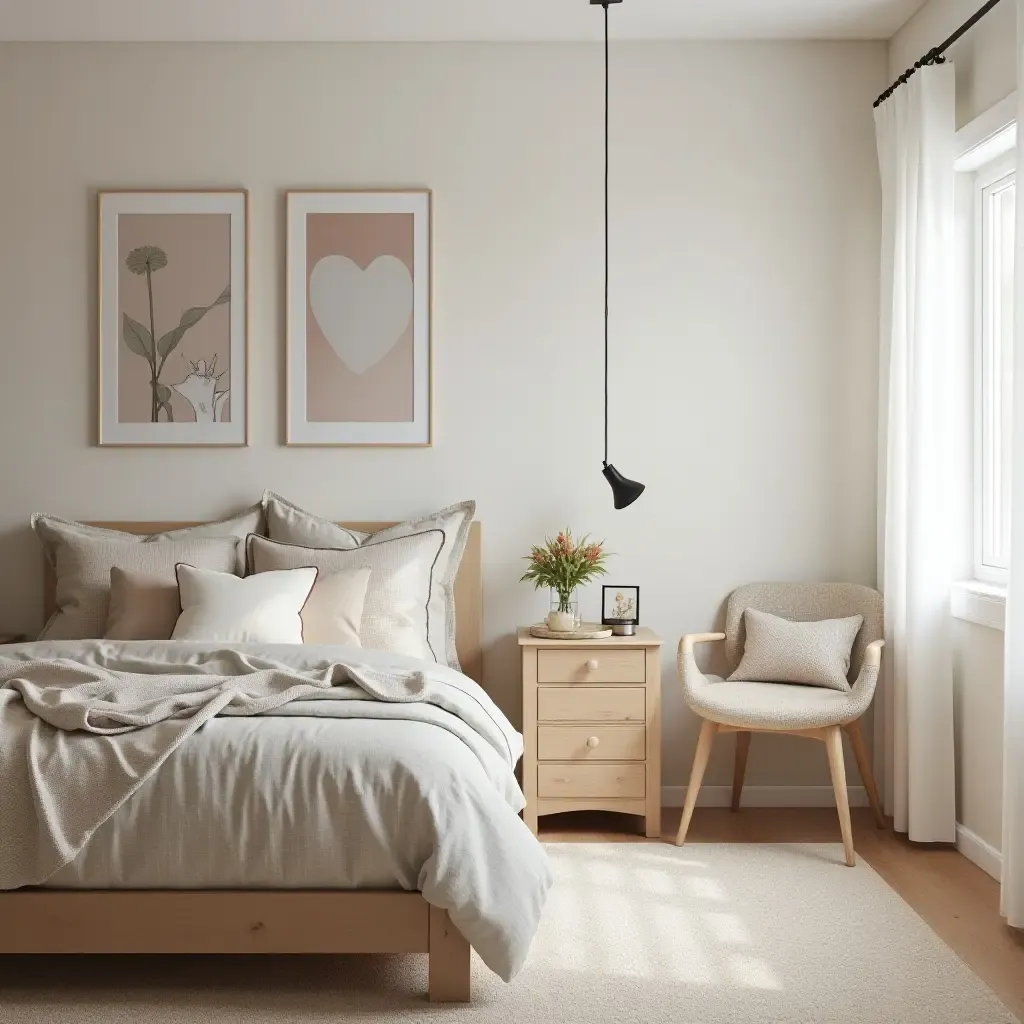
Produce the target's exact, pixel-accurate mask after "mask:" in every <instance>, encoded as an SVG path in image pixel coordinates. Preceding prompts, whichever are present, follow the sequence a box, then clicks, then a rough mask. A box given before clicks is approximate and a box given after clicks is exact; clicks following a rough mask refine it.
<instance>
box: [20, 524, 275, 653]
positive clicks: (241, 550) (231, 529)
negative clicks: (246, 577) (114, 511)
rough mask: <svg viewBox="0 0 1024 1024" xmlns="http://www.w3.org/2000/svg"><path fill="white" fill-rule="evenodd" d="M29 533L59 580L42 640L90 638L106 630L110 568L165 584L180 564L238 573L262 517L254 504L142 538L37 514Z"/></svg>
mask: <svg viewBox="0 0 1024 1024" xmlns="http://www.w3.org/2000/svg"><path fill="white" fill-rule="evenodd" d="M32 529H33V530H34V531H35V534H36V536H37V537H38V538H39V543H40V544H41V545H42V548H43V554H44V555H45V557H46V560H47V561H48V562H49V563H50V566H51V567H52V569H53V571H54V573H55V575H56V577H57V595H56V596H57V611H56V612H55V613H54V614H53V616H52V617H51V618H50V621H49V622H48V623H47V624H46V626H45V627H44V628H43V631H42V633H41V634H40V639H41V640H43V639H45V640H89V639H95V638H97V637H101V636H102V635H103V632H104V630H105V628H106V623H107V613H108V604H109V599H110V570H111V569H112V568H113V567H114V566H118V567H119V568H122V569H128V570H130V571H132V572H136V573H141V574H143V575H148V576H155V577H158V578H160V579H163V580H164V581H165V582H173V581H174V566H175V565H176V564H177V563H178V562H189V563H191V564H193V565H200V566H203V567H204V568H208V569H216V570H218V571H224V572H235V573H237V574H241V573H242V572H244V571H245V538H246V537H247V536H248V535H249V534H252V533H262V532H263V530H264V518H263V509H262V507H261V506H259V505H256V506H253V507H252V508H250V509H247V510H246V511H245V512H243V513H241V514H240V515H237V516H234V517H232V518H230V519H224V520H221V521H219V522H216V523H204V524H202V525H200V526H190V527H186V528H184V529H181V530H172V531H169V532H167V533H159V534H153V535H151V536H144V535H137V534H134V533H122V532H121V531H120V530H106V529H103V528H101V527H97V526H86V525H85V524H84V523H73V522H68V521H67V520H64V519H58V518H56V517H54V516H44V515H38V514H37V515H33V516H32ZM226 551H227V552H229V553H228V555H227V556H225V552H226Z"/></svg>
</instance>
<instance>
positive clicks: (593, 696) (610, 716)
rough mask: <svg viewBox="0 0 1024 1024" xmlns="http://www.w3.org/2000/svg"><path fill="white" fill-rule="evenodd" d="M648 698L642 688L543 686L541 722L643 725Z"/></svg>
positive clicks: (539, 705)
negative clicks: (629, 723)
mask: <svg viewBox="0 0 1024 1024" xmlns="http://www.w3.org/2000/svg"><path fill="white" fill-rule="evenodd" d="M646 717H647V695H646V692H645V690H644V688H643V687H642V686H542V687H540V688H539V689H538V690H537V721H539V722H642V721H644V719H645V718H646Z"/></svg>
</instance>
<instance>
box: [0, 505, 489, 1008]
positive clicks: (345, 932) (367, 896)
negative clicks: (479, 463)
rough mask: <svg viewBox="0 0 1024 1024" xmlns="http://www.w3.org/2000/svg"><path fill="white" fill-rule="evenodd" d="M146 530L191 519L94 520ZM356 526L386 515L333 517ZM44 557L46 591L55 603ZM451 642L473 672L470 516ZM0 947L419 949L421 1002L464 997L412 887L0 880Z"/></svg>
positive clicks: (463, 983) (451, 940) (476, 641)
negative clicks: (81, 885) (117, 885)
mask: <svg viewBox="0 0 1024 1024" xmlns="http://www.w3.org/2000/svg"><path fill="white" fill-rule="evenodd" d="M91 525H94V526H102V527H105V528H107V529H112V530H122V531H124V532H126V533H136V534H149V533H162V532H164V531H166V530H176V529H181V528H182V527H186V526H194V525H197V524H194V523H93V524H91ZM339 525H342V526H347V527H348V528H350V529H354V530H362V531H365V532H374V533H375V532H376V531H378V530H382V529H384V528H386V527H387V526H390V525H392V524H390V523H342V524H339ZM55 586H56V581H55V579H54V574H53V572H52V570H51V569H50V568H49V566H48V567H47V570H46V585H45V602H46V614H47V617H49V615H50V613H51V612H52V611H53V609H54V607H55V598H54V594H55ZM455 605H456V609H457V622H456V637H455V644H456V647H457V649H458V652H459V661H460V663H461V664H462V670H463V672H465V674H466V675H468V676H470V677H471V678H473V679H475V680H477V682H479V681H480V680H481V674H482V673H481V668H482V660H483V659H482V653H483V652H482V637H481V633H482V587H481V536H480V524H479V523H473V524H472V527H471V530H470V535H469V541H468V543H467V545H466V553H465V555H464V556H463V559H462V563H461V565H460V567H459V573H458V576H457V577H456V580H455ZM0 922H2V926H0V953H332V954H334V953H427V954H429V998H430V1001H431V1002H469V998H470V983H469V975H470V948H469V943H468V942H467V941H466V939H465V938H464V937H463V936H462V934H461V933H460V932H459V930H458V929H457V928H456V927H455V926H454V925H453V924H452V921H451V919H450V918H449V916H448V913H447V911H445V910H441V909H439V908H438V907H433V906H431V905H430V904H429V903H427V901H426V900H425V899H424V898H423V896H422V895H421V894H420V893H418V892H396V891H381V892H378V891H363V890H360V891H337V890H328V891H324V890H305V889H304V890H261V889H250V890H241V891H231V890H215V891H188V890H182V891H178V890H116V891H110V890H102V891H96V890H55V889H19V890H15V891H13V892H0Z"/></svg>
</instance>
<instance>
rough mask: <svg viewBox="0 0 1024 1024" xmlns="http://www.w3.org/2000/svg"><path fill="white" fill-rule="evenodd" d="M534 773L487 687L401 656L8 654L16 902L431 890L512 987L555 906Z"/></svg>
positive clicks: (0, 704)
mask: <svg viewBox="0 0 1024 1024" xmlns="http://www.w3.org/2000/svg"><path fill="white" fill-rule="evenodd" d="M222 705H223V706H222ZM215 706H216V707H215ZM213 713H215V714H216V717H211V714H213ZM200 722H201V724H199V723H200ZM521 754H522V737H521V736H520V735H519V734H518V733H517V732H516V731H515V730H514V729H513V728H512V726H511V725H510V724H509V722H508V721H507V719H506V718H505V716H504V715H502V713H501V712H500V711H499V709H498V708H497V707H496V706H495V705H494V703H493V702H492V701H491V700H490V698H489V697H488V696H487V694H486V693H485V692H484V691H483V690H482V689H481V688H480V687H479V686H478V685H477V684H476V683H474V682H473V681H472V680H470V679H468V678H467V677H466V676H463V675H461V674H459V673H457V672H454V671H452V670H450V669H447V668H444V667H442V666H438V665H434V664H433V663H427V662H422V661H418V660H415V659H411V658H406V657H402V656H399V655H394V654H386V653H382V652H377V651H370V650H359V649H351V648H340V647H322V648H317V647H303V646H286V645H282V646H266V645H258V646H257V645H237V646H233V647H232V649H231V650H230V651H227V650H223V649H221V648H220V647H219V646H218V645H209V644H194V643H180V642H175V643H169V642H154V643H148V642H146V643H141V642H140V643H112V642H109V641H64V642H41V643H34V644H21V645H16V646H13V647H7V648H4V649H3V650H2V651H0V778H2V779H3V785H2V786H0V825H2V828H0V888H15V887H21V886H24V885H40V884H44V885H47V886H58V887H70V888H101V889H108V888H161V889H166V888H183V889H210V888H276V889H280V888H318V889H319V888H327V889H355V888H360V889H389V888H390V889H394V888H401V889H407V890H419V891H421V892H422V893H423V895H424V896H425V898H426V899H427V900H428V901H429V902H431V903H433V904H435V905H436V906H439V907H443V908H444V909H446V910H448V911H449V913H450V914H451V917H452V920H453V921H454V922H455V924H456V925H457V926H458V928H459V929H460V931H462V933H463V934H464V935H465V936H466V938H467V939H468V940H469V941H470V942H471V944H472V945H473V947H474V948H475V949H476V950H477V952H478V953H479V954H480V956H481V958H482V959H483V960H484V962H485V963H487V964H488V966H489V967H491V968H492V969H493V970H494V971H495V972H496V973H498V974H499V975H500V976H501V977H503V978H505V979H506V980H510V979H511V978H512V977H513V976H514V975H515V974H516V972H517V971H518V970H519V969H520V967H521V966H522V964H523V961H524V959H525V957H526V953H527V951H528V949H529V945H530V942H531V940H532V938H533V935H534V933H535V932H536V929H537V926H538V923H539V919H540V913H541V910H542V908H543V905H544V900H545V897H546V894H547V891H548V888H549V886H550V884H551V876H550V872H549V868H548V864H547V859H546V856H545V854H544V852H543V849H542V848H541V846H540V844H539V843H538V842H537V841H536V839H535V838H534V836H533V835H532V834H531V833H530V831H529V830H528V829H527V828H526V826H525V825H524V824H523V822H522V821H521V820H520V818H519V816H518V812H519V810H520V809H521V808H522V806H523V802H524V801H523V796H522V792H521V790H520V789H519V786H518V784H517V783H516V779H515V775H514V768H515V765H516V762H517V761H518V760H519V757H520V756H521ZM118 794H120V795H118ZM94 818H95V819H96V820H92V819H94Z"/></svg>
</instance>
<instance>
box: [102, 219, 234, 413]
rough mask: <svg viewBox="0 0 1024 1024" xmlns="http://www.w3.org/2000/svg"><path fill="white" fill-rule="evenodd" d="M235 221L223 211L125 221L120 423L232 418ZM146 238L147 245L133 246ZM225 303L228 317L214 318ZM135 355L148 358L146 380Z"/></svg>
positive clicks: (121, 223)
mask: <svg viewBox="0 0 1024 1024" xmlns="http://www.w3.org/2000/svg"><path fill="white" fill-rule="evenodd" d="M230 226H231V225H230V218H229V217H228V216H227V215H224V214H142V215H139V214H128V215H124V216H122V217H120V218H119V222H118V233H119V238H120V243H121V244H120V250H121V253H122V254H123V253H125V252H127V255H124V256H123V263H124V273H123V274H122V277H121V281H120V287H119V289H118V298H119V300H120V307H121V338H122V341H123V343H124V348H123V349H122V352H121V354H120V357H119V360H118V362H119V372H118V420H119V421H120V422H122V423H135V422H139V421H140V420H148V421H149V422H151V423H159V422H160V421H161V420H163V421H166V422H175V421H181V420H192V421H194V422H197V423H216V422H218V421H220V422H229V421H230V418H231V416H230V410H229V409H228V407H227V403H228V397H229V395H230V392H231V387H230V368H231V346H230V313H229V310H228V309H227V307H228V305H229V303H230V302H231V284H230V275H231V240H230ZM143 238H144V239H147V240H148V241H147V244H143V245H138V246H132V243H134V242H135V241H138V240H139V239H143ZM154 241H160V242H161V243H162V245H154V244H149V243H152V242H154ZM132 277H135V278H138V279H139V280H138V282H137V284H136V282H133V281H132V280H131V278H132ZM215 282H216V283H215ZM204 292H205V293H206V294H204ZM211 292H212V293H213V297H212V299H211V300H210V301H209V302H208V303H207V304H200V302H202V299H203V298H206V297H207V295H208V294H209V293H211ZM197 299H198V300H199V301H196V300H197ZM218 307H225V308H224V310H223V311H222V312H223V315H221V316H211V315H210V314H211V313H213V311H214V310H215V309H217V308H218ZM133 314H134V315H133ZM171 324H173V326H170V325H171ZM131 353H133V354H134V355H131ZM172 356H173V357H174V358H173V359H172V358H171V357H172ZM135 357H138V358H139V359H143V360H145V364H144V373H145V377H146V379H145V380H143V379H142V374H140V373H139V372H137V371H138V369H139V368H138V366H132V365H131V363H132V361H133V360H134V358H135ZM169 361H170V362H169ZM126 362H127V363H128V365H125V363H126ZM218 364H219V365H220V370H219V372H218V369H217V367H218Z"/></svg>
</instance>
